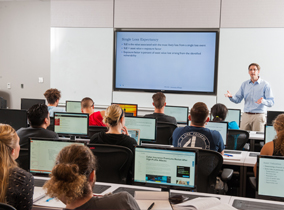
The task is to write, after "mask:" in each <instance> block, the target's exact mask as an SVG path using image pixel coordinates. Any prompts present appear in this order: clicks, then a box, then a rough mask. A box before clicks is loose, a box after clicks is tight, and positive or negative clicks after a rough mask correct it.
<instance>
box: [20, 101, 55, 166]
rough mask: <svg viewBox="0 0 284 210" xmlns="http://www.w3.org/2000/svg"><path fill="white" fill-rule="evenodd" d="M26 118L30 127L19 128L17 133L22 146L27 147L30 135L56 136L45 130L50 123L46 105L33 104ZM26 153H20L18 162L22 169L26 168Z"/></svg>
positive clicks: (41, 136) (27, 158) (27, 159)
mask: <svg viewBox="0 0 284 210" xmlns="http://www.w3.org/2000/svg"><path fill="white" fill-rule="evenodd" d="M28 120H29V123H30V127H28V128H20V129H19V130H17V134H18V136H19V137H20V145H21V147H22V148H28V146H29V138H30V137H40V138H58V134H57V133H55V132H53V131H50V130H47V129H46V128H47V127H48V126H49V124H50V117H49V113H48V109H47V106H46V105H45V104H35V105H33V106H32V107H31V108H30V109H29V110H28ZM28 161H29V157H28V155H26V156H22V155H20V158H19V163H20V166H21V167H22V168H24V169H28V164H29V162H28Z"/></svg>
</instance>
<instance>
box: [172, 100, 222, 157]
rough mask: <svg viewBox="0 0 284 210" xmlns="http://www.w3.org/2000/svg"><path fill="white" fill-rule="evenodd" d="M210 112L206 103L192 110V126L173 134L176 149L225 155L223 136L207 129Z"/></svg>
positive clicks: (190, 117)
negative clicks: (194, 149) (200, 149)
mask: <svg viewBox="0 0 284 210" xmlns="http://www.w3.org/2000/svg"><path fill="white" fill-rule="evenodd" d="M208 115H209V110H208V108H207V106H206V104H205V103H202V102H198V103H196V104H194V105H193V107H192V108H191V110H190V115H189V116H188V119H189V120H190V121H191V123H190V126H185V127H179V128H176V129H175V131H174V133H173V145H174V146H175V147H199V148H202V149H210V150H214V151H216V152H220V153H221V154H222V155H223V154H224V142H223V138H222V136H221V134H220V133H219V132H218V131H215V130H209V129H208V128H205V124H206V123H207V122H208V121H209V117H208Z"/></svg>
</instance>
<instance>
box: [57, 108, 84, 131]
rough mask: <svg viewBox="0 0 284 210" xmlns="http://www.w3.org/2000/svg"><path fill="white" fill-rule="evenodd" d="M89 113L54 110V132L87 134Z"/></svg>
mask: <svg viewBox="0 0 284 210" xmlns="http://www.w3.org/2000/svg"><path fill="white" fill-rule="evenodd" d="M88 127H89V115H88V114H79V113H78V114H76V113H63V112H60V113H59V112H56V113H55V114H54V132H56V133H59V134H70V135H88Z"/></svg>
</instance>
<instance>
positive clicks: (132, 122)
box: [125, 117, 157, 142]
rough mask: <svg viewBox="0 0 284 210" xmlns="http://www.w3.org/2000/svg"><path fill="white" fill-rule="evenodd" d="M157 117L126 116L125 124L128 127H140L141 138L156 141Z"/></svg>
mask: <svg viewBox="0 0 284 210" xmlns="http://www.w3.org/2000/svg"><path fill="white" fill-rule="evenodd" d="M156 123H157V122H156V118H150V117H125V126H126V127H127V128H128V129H139V130H140V140H141V141H148V142H151V141H152V142H154V141H156V135H157V134H156V133H157V129H156Z"/></svg>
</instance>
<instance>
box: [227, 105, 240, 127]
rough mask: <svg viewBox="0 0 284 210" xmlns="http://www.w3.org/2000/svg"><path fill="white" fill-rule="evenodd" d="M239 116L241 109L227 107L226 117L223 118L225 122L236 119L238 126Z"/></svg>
mask: <svg viewBox="0 0 284 210" xmlns="http://www.w3.org/2000/svg"><path fill="white" fill-rule="evenodd" d="M240 117H241V110H233V109H228V113H227V117H226V119H225V121H226V122H232V121H236V123H237V124H238V126H239V127H240V125H239V124H240Z"/></svg>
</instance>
